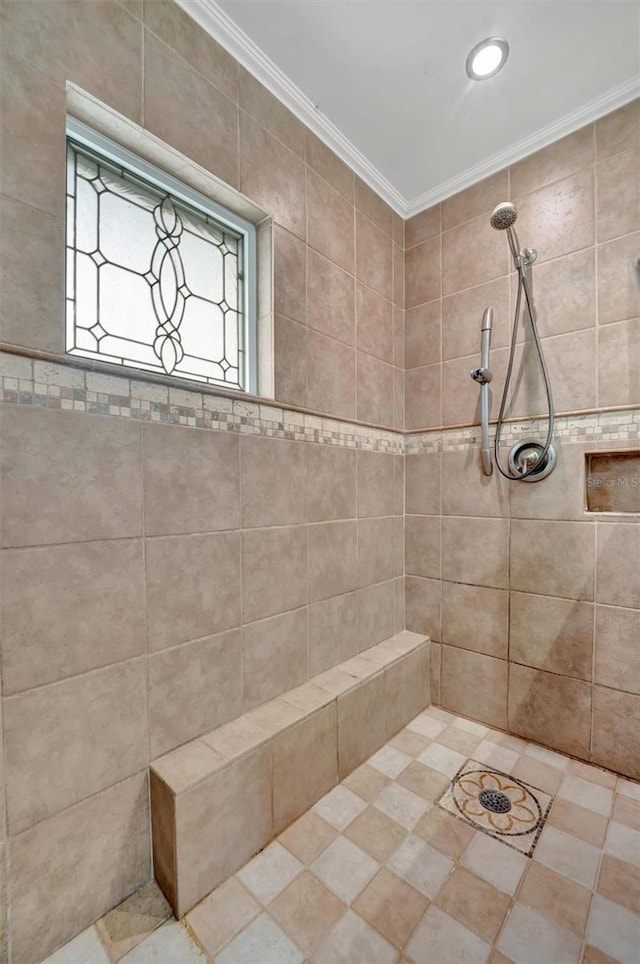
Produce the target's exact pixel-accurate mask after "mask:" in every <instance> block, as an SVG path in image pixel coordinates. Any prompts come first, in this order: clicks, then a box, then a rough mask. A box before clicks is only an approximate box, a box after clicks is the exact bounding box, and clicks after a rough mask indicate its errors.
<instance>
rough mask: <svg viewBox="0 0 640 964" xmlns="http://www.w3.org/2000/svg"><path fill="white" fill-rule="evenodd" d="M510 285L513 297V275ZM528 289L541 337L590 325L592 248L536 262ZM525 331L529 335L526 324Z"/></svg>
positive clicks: (593, 289)
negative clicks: (533, 302)
mask: <svg viewBox="0 0 640 964" xmlns="http://www.w3.org/2000/svg"><path fill="white" fill-rule="evenodd" d="M512 286H513V290H514V298H515V293H516V290H517V289H516V279H515V275H514V276H513V280H512ZM531 290H532V292H533V297H534V300H535V308H536V318H537V323H538V330H539V332H540V336H541V337H542V338H545V337H547V336H549V335H561V334H563V333H565V332H568V331H577V330H579V329H581V328H590V327H593V325H595V323H596V265H595V249H594V248H586V249H585V250H584V251H577V252H575V254H569V255H566V256H565V257H563V258H558V259H557V260H556V261H548V262H543V263H542V264H539V265H537V267H536V268H535V269H534V270H533V271H532V272H531ZM513 304H515V302H513ZM525 332H526V335H527V337H528V338H531V333H530V329H529V325H528V323H527V325H526V327H525Z"/></svg>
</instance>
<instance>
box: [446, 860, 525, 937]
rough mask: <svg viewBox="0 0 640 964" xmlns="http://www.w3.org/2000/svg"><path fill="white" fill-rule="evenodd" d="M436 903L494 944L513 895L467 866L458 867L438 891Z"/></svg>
mask: <svg viewBox="0 0 640 964" xmlns="http://www.w3.org/2000/svg"><path fill="white" fill-rule="evenodd" d="M437 904H438V906H439V907H442V909H443V910H445V911H446V912H447V913H448V914H450V915H451V917H455V919H456V920H458V921H460V923H461V924H464V925H465V927H468V928H469V929H470V930H472V931H473V932H474V934H478V936H479V937H481V938H482V939H483V940H485V941H487V942H488V943H489V944H492V943H493V942H494V940H495V939H496V937H497V936H498V932H499V931H500V928H501V927H502V922H503V920H504V918H505V915H506V913H507V910H508V909H509V905H510V904H511V898H510V897H508V896H507V894H503V893H502V892H501V891H499V890H496V888H495V887H493V886H492V885H491V884H489V883H487V882H486V881H485V880H481V879H480V877H476V875H475V874H472V873H471V872H470V871H468V870H465V868H464V867H456V869H455V870H454V872H453V873H452V875H451V877H449V879H448V880H447V882H446V883H445V885H444V887H443V888H442V890H441V891H440V893H439V894H438V898H437Z"/></svg>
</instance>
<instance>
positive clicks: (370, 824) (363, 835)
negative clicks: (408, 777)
mask: <svg viewBox="0 0 640 964" xmlns="http://www.w3.org/2000/svg"><path fill="white" fill-rule="evenodd" d="M344 835H345V837H347V839H348V840H350V841H351V842H352V843H354V844H356V846H357V847H360V849H361V850H364V852H365V853H367V854H369V856H371V857H373V858H374V859H375V860H379V861H380V862H383V861H385V860H386V859H387V857H388V856H389V854H390V853H391V852H392V851H393V850H395V849H396V847H398V846H400V844H401V843H402V841H403V840H404V838H405V837H406V835H407V831H406V830H405V829H404V827H401V826H400V825H399V824H397V823H396V822H395V820H392V819H391V818H390V817H387V815H386V814H384V813H382V811H381V810H377V809H376V808H375V807H368V808H367V809H366V810H365V811H364V813H361V814H360V816H359V817H356V819H355V820H354V821H353V823H351V824H350V825H349V826H348V827H347V829H346V830H345V833H344Z"/></svg>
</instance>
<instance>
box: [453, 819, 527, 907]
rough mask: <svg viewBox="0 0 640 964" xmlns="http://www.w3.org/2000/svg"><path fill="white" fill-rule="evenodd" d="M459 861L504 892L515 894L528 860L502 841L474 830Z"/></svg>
mask: <svg viewBox="0 0 640 964" xmlns="http://www.w3.org/2000/svg"><path fill="white" fill-rule="evenodd" d="M461 863H462V864H463V865H464V866H465V867H467V868H468V869H469V870H472V871H473V872H474V874H477V875H478V877H482V879H483V880H486V881H488V882H489V883H490V884H493V886H494V887H497V888H498V890H501V891H502V892H503V893H505V894H515V892H516V888H517V886H518V884H519V883H520V878H521V877H522V875H523V873H524V871H525V868H526V866H527V863H528V860H527V858H526V857H525V856H524V854H521V853H519V852H518V851H516V850H512V849H511V847H508V846H507V845H506V844H504V843H502V841H499V840H495V839H494V838H493V837H489V836H487V834H486V833H481V832H476V835H475V838H474V839H473V840H472V841H471V843H470V844H469V846H468V847H467V849H466V850H465V852H464V854H463V856H462V861H461Z"/></svg>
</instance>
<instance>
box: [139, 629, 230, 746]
mask: <svg viewBox="0 0 640 964" xmlns="http://www.w3.org/2000/svg"><path fill="white" fill-rule="evenodd" d="M240 662H241V642H240V630H238V629H234V630H232V631H231V632H229V633H223V634H222V635H220V636H209V637H208V638H206V639H198V640H196V641H195V642H193V643H186V644H184V645H183V646H177V647H176V648H175V649H165V650H163V652H161V653H154V654H152V656H151V657H150V659H149V740H150V751H151V758H152V759H153V758H154V757H157V756H160V754H161V753H166V752H167V750H171V749H173V747H175V746H178V745H180V744H181V743H185V742H186V741H187V740H192V739H194V737H196V736H200V735H201V734H202V733H206V732H207V731H208V730H213V729H214V728H215V727H216V726H220V724H222V723H226V722H227V720H231V719H233V718H234V717H236V716H238V715H239V714H240V713H241V712H242V677H241V669H240Z"/></svg>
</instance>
